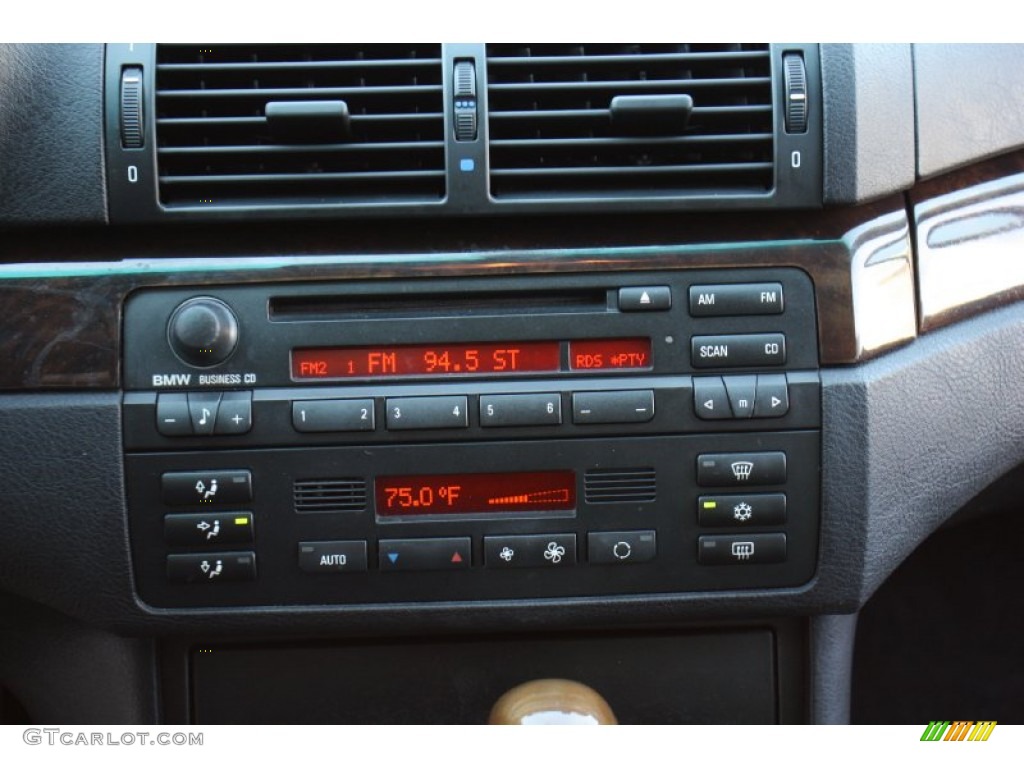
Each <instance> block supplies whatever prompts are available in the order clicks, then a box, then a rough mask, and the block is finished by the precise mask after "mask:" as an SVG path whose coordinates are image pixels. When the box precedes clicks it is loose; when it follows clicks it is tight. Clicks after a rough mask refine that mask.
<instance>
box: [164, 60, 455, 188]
mask: <svg viewBox="0 0 1024 768" xmlns="http://www.w3.org/2000/svg"><path fill="white" fill-rule="evenodd" d="M339 99H340V100H344V101H345V103H346V105H347V107H348V112H349V117H350V128H351V135H350V136H348V137H345V136H338V137H337V138H333V137H332V138H330V139H328V140H326V141H324V140H322V139H318V140H317V142H316V143H306V142H299V141H297V140H296V139H295V138H294V137H282V136H279V135H278V136H275V135H274V133H273V132H272V131H271V129H270V126H269V125H268V122H267V120H266V117H265V114H264V110H265V107H266V105H267V103H268V102H269V101H275V102H279V101H302V102H311V101H337V100H339ZM443 109H444V99H443V92H442V66H441V46H440V45H437V44H423V45H412V44H410V45H397V44H396V45H391V44H388V45H356V44H345V45H312V44H309V45H221V46H209V47H202V48H200V47H199V46H195V45H178V44H174V45H158V46H157V69H156V109H155V114H156V138H157V166H158V174H159V185H160V202H161V203H162V204H163V205H164V206H167V207H170V208H173V207H176V206H178V207H180V206H189V207H193V206H202V207H207V208H217V207H224V206H236V205H248V206H273V207H295V206H309V205H322V204H328V205H337V204H372V203H396V202H398V203H424V202H435V201H439V200H441V199H442V198H443V197H444V195H445V189H446V185H445V144H444V114H443Z"/></svg>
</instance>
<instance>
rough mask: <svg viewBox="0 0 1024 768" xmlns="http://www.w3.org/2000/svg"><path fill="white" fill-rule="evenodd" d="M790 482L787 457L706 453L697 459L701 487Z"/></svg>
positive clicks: (777, 454)
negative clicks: (788, 480)
mask: <svg viewBox="0 0 1024 768" xmlns="http://www.w3.org/2000/svg"><path fill="white" fill-rule="evenodd" d="M785 482H786V454H784V453H782V452H781V451H769V452H764V453H702V454H701V455H700V456H698V457H697V485H700V486H704V487H715V486H720V487H721V486H742V485H781V484H782V483H785Z"/></svg>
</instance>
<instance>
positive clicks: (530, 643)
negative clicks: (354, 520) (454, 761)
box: [189, 624, 802, 724]
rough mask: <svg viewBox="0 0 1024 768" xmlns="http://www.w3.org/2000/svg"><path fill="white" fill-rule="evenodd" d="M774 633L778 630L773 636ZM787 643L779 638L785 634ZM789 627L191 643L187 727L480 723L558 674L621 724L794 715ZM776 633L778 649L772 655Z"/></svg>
mask: <svg viewBox="0 0 1024 768" xmlns="http://www.w3.org/2000/svg"><path fill="white" fill-rule="evenodd" d="M779 630H786V631H783V632H780V631H779ZM787 634H788V635H789V636H790V637H789V639H788V640H785V637H786V635H787ZM799 636H800V635H799V634H798V631H797V629H796V626H795V625H793V624H789V625H784V626H780V627H775V628H772V627H762V628H751V629H743V630H733V631H713V632H687V633H681V632H663V633H656V634H650V633H646V634H614V635H603V636H590V637H588V636H558V637H543V638H531V637H520V638H517V637H510V636H504V637H502V638H500V639H493V640H491V639H484V640H480V639H467V640H430V641H425V642H420V641H394V640H391V641H380V642H367V641H361V642H358V643H356V642H353V643H347V642H346V643H332V644H329V645H327V644H310V645H305V646H294V645H289V646H272V645H261V646H237V645H236V646H231V645H226V646H217V645H211V646H201V645H197V646H193V647H192V648H191V651H190V653H189V658H190V661H191V681H192V707H193V709H192V720H193V722H195V723H200V724H207V723H337V724H371V723H426V724H435V723H469V724H472V723H485V722H486V721H487V715H488V713H489V711H490V708H491V706H492V705H493V704H494V702H495V701H497V699H498V697H499V696H501V695H502V694H503V693H504V692H505V691H507V690H508V689H510V688H512V687H513V686H515V685H518V684H520V683H523V682H527V681H529V680H535V679H539V678H550V677H561V678H568V679H572V680H577V681H579V682H582V683H585V684H586V685H589V686H591V687H592V688H594V689H595V690H597V691H598V692H599V693H601V694H602V695H603V696H604V697H605V699H607V701H608V702H609V704H610V705H611V707H612V709H613V710H614V712H615V714H616V716H617V717H618V719H619V721H620V722H621V723H623V724H640V723H757V724H766V723H777V722H794V721H798V720H800V719H802V713H801V703H800V700H799V698H800V697H799V696H795V697H794V696H787V697H786V698H787V701H786V702H785V706H784V705H783V702H782V698H781V692H782V691H784V690H785V691H797V690H799V689H800V688H801V685H802V683H801V680H802V677H801V675H802V672H801V665H800V662H799V654H800V649H799V646H800V642H799V640H798V638H799ZM780 638H782V639H783V640H785V642H784V645H785V646H786V652H785V653H780V651H779V648H780Z"/></svg>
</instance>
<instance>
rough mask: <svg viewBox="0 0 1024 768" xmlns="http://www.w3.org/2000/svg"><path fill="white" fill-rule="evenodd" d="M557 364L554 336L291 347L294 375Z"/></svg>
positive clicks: (490, 370)
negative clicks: (475, 341) (546, 338)
mask: <svg viewBox="0 0 1024 768" xmlns="http://www.w3.org/2000/svg"><path fill="white" fill-rule="evenodd" d="M560 367H561V345H560V344H559V342H557V341H525V342H498V343H486V344H404V345H399V346H388V347H330V348H324V349H296V350H293V351H292V377H293V378H295V379H348V378H367V377H376V376H445V375H452V374H456V375H457V374H509V373H539V372H550V371H557V370H559V368H560Z"/></svg>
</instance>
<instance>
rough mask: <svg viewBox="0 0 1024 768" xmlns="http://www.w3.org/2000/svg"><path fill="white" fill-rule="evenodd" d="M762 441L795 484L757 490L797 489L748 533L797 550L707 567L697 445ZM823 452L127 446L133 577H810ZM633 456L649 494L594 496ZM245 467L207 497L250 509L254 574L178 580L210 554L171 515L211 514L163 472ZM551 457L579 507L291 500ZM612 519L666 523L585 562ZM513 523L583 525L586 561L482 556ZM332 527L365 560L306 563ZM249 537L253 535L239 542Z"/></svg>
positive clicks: (692, 588) (544, 527)
mask: <svg viewBox="0 0 1024 768" xmlns="http://www.w3.org/2000/svg"><path fill="white" fill-rule="evenodd" d="M752 451H762V452H763V451H783V452H785V454H786V456H787V459H788V481H786V482H782V483H778V484H774V485H765V486H758V488H757V489H758V490H762V491H765V492H784V493H786V494H787V496H788V512H789V518H788V522H787V523H786V524H785V525H784V526H768V527H762V526H755V527H752V528H751V529H750V532H785V534H786V536H787V540H788V546H787V549H788V556H787V558H786V560H785V562H782V563H773V564H763V565H761V564H755V563H753V562H744V559H745V558H744V557H742V556H741V555H737V557H736V558H735V560H736V562H734V563H729V564H727V565H717V566H698V565H697V537H698V535H699V534H701V533H714V532H715V531H714V529H700V528H699V527H698V525H697V497H698V495H699V494H700V493H701V492H702V491H701V490H698V488H697V485H696V482H695V473H696V469H697V460H698V459H697V457H698V455H699V454H704V453H711V452H715V453H746V454H749V452H752ZM819 455H820V454H819V437H818V433H817V432H781V433H774V434H771V433H769V434H765V433H755V434H745V435H701V436H685V437H683V436H680V437H650V438H635V439H634V438H619V439H602V440H585V439H580V440H552V441H545V442H529V441H527V442H523V441H516V442H505V443H480V444H475V445H474V444H449V445H446V446H444V447H443V449H442V448H441V447H440V446H436V445H421V446H412V445H391V446H378V447H372V448H371V447H369V446H361V447H351V448H316V449H314V448H308V449H298V450H259V451H231V452H208V453H186V454H174V453H169V454H136V455H130V456H128V457H127V478H128V497H129V499H130V510H131V512H130V515H131V522H130V527H131V532H132V545H133V556H134V561H135V571H136V576H137V586H138V590H139V594H140V595H141V596H142V598H143V599H144V600H145V601H146V602H147V603H149V604H151V605H155V606H177V607H182V606H231V605H302V604H306V605H310V604H331V603H341V604H344V603H401V602H409V601H428V600H437V599H442V598H443V599H445V600H484V599H503V598H516V599H521V598H536V597H556V596H557V597H573V596H582V595H608V594H642V593H655V592H696V591H705V590H724V589H751V588H759V587H784V586H799V585H801V584H804V583H805V582H807V581H808V580H809V579H810V578H811V577H812V575H813V574H814V571H815V564H816V552H817V542H818V506H819V498H818V476H819V471H820V467H819ZM738 458H740V459H742V458H743V457H738ZM635 467H650V468H652V469H653V470H654V471H655V474H656V477H657V497H656V500H655V501H654V502H639V503H637V502H632V503H631V502H619V503H598V504H588V503H587V502H586V500H585V498H584V493H583V476H584V473H585V472H586V470H588V469H591V468H635ZM240 468H244V469H249V470H251V472H252V476H253V489H254V500H253V502H251V503H246V504H240V505H235V506H230V505H229V507H217V508H216V510H215V509H214V508H213V507H211V508H210V515H211V520H212V517H213V516H214V515H215V514H217V513H220V512H222V510H223V511H225V512H228V513H230V512H231V511H232V510H236V509H237V510H238V511H243V510H244V511H252V513H253V518H254V519H253V523H254V525H255V538H256V544H255V548H254V549H255V552H256V570H257V573H258V575H257V578H256V581H255V582H251V583H238V582H234V583H223V582H222V581H221V580H218V579H217V577H216V576H210V577H209V579H206V580H202V581H200V582H198V583H192V584H187V585H179V584H173V585H172V584H169V583H168V580H167V574H166V570H167V566H166V557H167V555H168V554H169V553H182V552H203V551H204V548H203V547H189V548H182V547H176V548H168V547H167V546H166V545H165V544H164V515H165V514H173V513H174V512H176V511H177V512H190V513H194V512H200V511H203V509H204V507H203V504H202V502H201V501H199V500H197V501H196V503H195V504H194V505H193V506H191V507H175V506H169V505H167V504H166V503H165V502H164V501H163V500H162V497H161V491H160V487H161V484H160V478H161V476H162V475H163V473H165V472H168V471H186V470H203V469H206V470H211V471H212V470H217V469H232V470H238V469H240ZM549 470H572V471H574V472H575V473H576V484H577V489H576V498H577V505H576V511H575V512H573V511H572V510H568V511H557V512H544V511H543V507H541V508H540V510H539V511H535V512H534V511H526V512H516V513H497V514H496V513H482V514H457V515H450V516H448V517H426V516H425V517H422V518H418V517H417V518H411V517H406V518H387V519H384V518H381V517H380V516H378V515H375V514H374V502H373V496H372V494H371V496H370V498H369V499H368V503H367V505H366V507H365V508H364V509H363V510H362V511H360V512H344V513H336V514H296V512H295V511H294V508H293V498H292V492H293V484H294V482H295V481H306V480H312V479H331V478H338V477H346V478H365V479H366V480H367V481H368V482H367V484H368V486H369V487H370V488H371V489H372V488H373V483H372V482H370V480H371V479H372V478H374V477H381V476H388V475H408V474H413V473H415V474H421V475H435V474H448V475H450V474H454V473H477V472H517V471H518V472H535V471H549ZM751 481H753V478H752V480H751ZM741 484H742V483H741ZM199 498H201V495H199V496H197V499H199ZM376 504H377V508H378V510H379V509H381V508H382V507H383V505H384V504H385V501H384V499H382V498H378V499H377V500H376ZM602 530H604V531H618V530H626V531H629V530H656V531H657V555H656V557H655V559H654V560H652V561H650V562H646V563H631V562H628V561H624V562H622V563H618V564H615V565H591V564H588V562H587V560H588V554H587V551H586V546H585V542H586V540H587V533H588V532H590V531H602ZM718 532H719V533H720V532H721V531H718ZM731 533H736V531H735V530H734V531H731ZM509 534H549V535H553V534H575V536H576V541H577V548H578V554H577V561H578V562H577V565H574V566H572V567H564V565H562V564H561V562H559V560H558V559H556V560H552V561H551V562H550V563H547V564H545V566H549V565H550V566H554V565H558V566H560V567H539V568H518V569H517V568H513V569H505V568H495V567H491V566H489V565H488V564H487V563H485V559H484V554H483V537H484V536H493V535H509ZM466 536H468V537H470V538H471V540H472V553H471V557H470V563H469V565H468V567H466V564H465V563H464V562H463V561H464V559H465V558H464V556H463V555H462V554H460V555H459V558H458V560H459V563H458V564H459V566H460V567H459V568H458V569H457V570H455V571H450V570H446V571H437V570H430V571H423V572H418V571H416V572H412V571H406V572H383V571H382V570H380V569H378V568H376V567H374V565H373V564H376V563H377V561H378V558H377V549H378V546H377V542H378V540H379V539H414V538H438V537H443V538H453V537H456V538H457V537H466ZM330 540H367V541H368V542H369V562H370V563H371V568H370V570H369V572H366V573H359V572H352V573H332V574H321V575H310V574H308V573H303V572H302V571H301V570H300V568H299V552H298V543H299V542H300V541H330ZM216 541H217V540H216V539H211V540H210V546H209V548H207V549H208V551H210V552H212V553H214V554H212V555H211V559H210V565H211V567H213V566H214V565H215V561H216V559H217V558H220V557H221V554H222V552H221V551H222V550H223V547H218V546H217V544H216ZM251 549H253V547H252V546H251V545H249V544H246V545H244V546H242V547H240V549H239V554H242V550H245V551H246V552H247V551H249V550H251ZM453 552H454V549H453ZM566 557H568V555H566ZM549 559H550V558H549ZM388 570H390V569H388Z"/></svg>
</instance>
